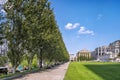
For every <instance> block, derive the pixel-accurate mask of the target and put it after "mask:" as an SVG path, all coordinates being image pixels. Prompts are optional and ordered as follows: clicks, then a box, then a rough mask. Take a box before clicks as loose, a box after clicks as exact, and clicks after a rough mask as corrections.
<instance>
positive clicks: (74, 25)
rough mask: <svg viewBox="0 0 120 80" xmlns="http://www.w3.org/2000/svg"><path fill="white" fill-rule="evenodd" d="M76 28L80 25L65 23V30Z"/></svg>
mask: <svg viewBox="0 0 120 80" xmlns="http://www.w3.org/2000/svg"><path fill="white" fill-rule="evenodd" d="M78 26H80V23H75V24H72V23H67V24H66V25H65V28H66V29H75V28H77V27H78Z"/></svg>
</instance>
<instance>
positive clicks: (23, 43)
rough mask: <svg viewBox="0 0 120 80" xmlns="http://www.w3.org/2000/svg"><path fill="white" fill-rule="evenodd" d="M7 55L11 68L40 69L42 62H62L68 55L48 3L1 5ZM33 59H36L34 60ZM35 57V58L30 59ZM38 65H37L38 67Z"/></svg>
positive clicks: (10, 0) (34, 0)
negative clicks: (20, 66)
mask: <svg viewBox="0 0 120 80" xmlns="http://www.w3.org/2000/svg"><path fill="white" fill-rule="evenodd" d="M5 11H6V12H7V22H6V25H4V26H5V31H4V33H5V38H6V39H7V41H8V48H9V51H8V53H7V55H8V58H9V60H10V62H11V63H12V65H13V67H17V66H18V65H19V64H20V63H21V62H22V59H25V60H26V61H27V62H26V61H23V65H27V64H28V67H29V68H30V67H31V66H30V65H31V64H33V65H34V67H37V66H39V67H40V68H42V62H43V60H44V61H48V62H64V61H68V60H69V55H68V52H67V49H66V47H65V44H64V42H63V39H62V35H61V33H60V30H59V28H58V26H57V22H56V20H55V16H54V13H53V10H52V9H51V7H50V2H48V0H25V1H23V0H8V2H7V3H6V4H5ZM35 55H36V56H35ZM34 56H35V58H34ZM38 63H39V65H38Z"/></svg>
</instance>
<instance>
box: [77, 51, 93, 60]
mask: <svg viewBox="0 0 120 80" xmlns="http://www.w3.org/2000/svg"><path fill="white" fill-rule="evenodd" d="M90 59H91V53H90V52H89V51H88V50H81V51H79V52H78V53H77V61H87V60H90Z"/></svg>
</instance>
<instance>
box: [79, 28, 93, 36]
mask: <svg viewBox="0 0 120 80" xmlns="http://www.w3.org/2000/svg"><path fill="white" fill-rule="evenodd" d="M78 33H79V34H90V35H94V31H92V30H87V29H86V28H85V27H84V26H81V27H80V30H79V31H78Z"/></svg>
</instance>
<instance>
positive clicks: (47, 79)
mask: <svg viewBox="0 0 120 80" xmlns="http://www.w3.org/2000/svg"><path fill="white" fill-rule="evenodd" d="M68 65H69V62H68V63H65V64H62V65H60V66H58V67H55V68H53V69H47V70H45V71H40V72H37V73H33V74H27V75H25V76H24V77H21V78H18V79H15V80H63V79H64V76H65V73H66V70H67V68H68Z"/></svg>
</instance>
